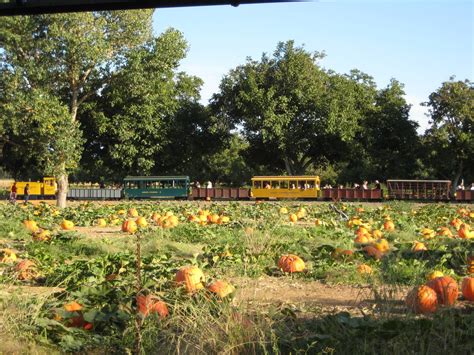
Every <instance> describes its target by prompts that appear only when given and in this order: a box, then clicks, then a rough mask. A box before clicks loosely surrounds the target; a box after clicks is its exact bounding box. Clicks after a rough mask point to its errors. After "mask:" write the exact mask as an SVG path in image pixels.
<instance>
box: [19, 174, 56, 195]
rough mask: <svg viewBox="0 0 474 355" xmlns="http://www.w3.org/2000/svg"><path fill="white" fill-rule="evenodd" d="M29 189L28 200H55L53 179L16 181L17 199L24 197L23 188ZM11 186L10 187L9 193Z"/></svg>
mask: <svg viewBox="0 0 474 355" xmlns="http://www.w3.org/2000/svg"><path fill="white" fill-rule="evenodd" d="M27 184H28V185H29V187H30V199H33V200H34V199H53V198H56V190H57V184H56V179H55V178H54V177H45V178H43V181H16V188H17V192H16V195H17V198H23V196H24V195H25V186H26V185H27ZM12 186H13V184H11V185H10V191H11V188H12Z"/></svg>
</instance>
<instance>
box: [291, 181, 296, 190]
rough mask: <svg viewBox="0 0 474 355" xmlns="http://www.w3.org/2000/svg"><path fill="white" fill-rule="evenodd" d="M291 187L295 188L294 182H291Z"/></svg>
mask: <svg viewBox="0 0 474 355" xmlns="http://www.w3.org/2000/svg"><path fill="white" fill-rule="evenodd" d="M291 189H292V190H296V185H295V183H294V182H292V183H291Z"/></svg>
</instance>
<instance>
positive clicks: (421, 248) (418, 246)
mask: <svg viewBox="0 0 474 355" xmlns="http://www.w3.org/2000/svg"><path fill="white" fill-rule="evenodd" d="M411 250H413V251H414V252H420V251H425V250H428V248H427V247H426V245H425V243H422V242H416V241H415V244H413V247H412V248H411Z"/></svg>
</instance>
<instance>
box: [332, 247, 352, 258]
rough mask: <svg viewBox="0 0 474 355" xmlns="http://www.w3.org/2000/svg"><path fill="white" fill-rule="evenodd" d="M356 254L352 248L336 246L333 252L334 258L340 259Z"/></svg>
mask: <svg viewBox="0 0 474 355" xmlns="http://www.w3.org/2000/svg"><path fill="white" fill-rule="evenodd" d="M353 254H354V252H353V251H352V250H348V249H341V248H336V249H334V251H333V252H332V253H331V256H332V257H333V258H334V259H340V258H348V257H351V256H352V255H353Z"/></svg>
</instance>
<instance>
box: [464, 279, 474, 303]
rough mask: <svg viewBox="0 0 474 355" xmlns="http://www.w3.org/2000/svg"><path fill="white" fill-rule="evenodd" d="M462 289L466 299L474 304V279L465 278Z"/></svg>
mask: <svg viewBox="0 0 474 355" xmlns="http://www.w3.org/2000/svg"><path fill="white" fill-rule="evenodd" d="M461 289H462V295H463V296H464V298H465V299H467V300H469V301H473V302H474V277H466V278H464V280H462V288H461Z"/></svg>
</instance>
